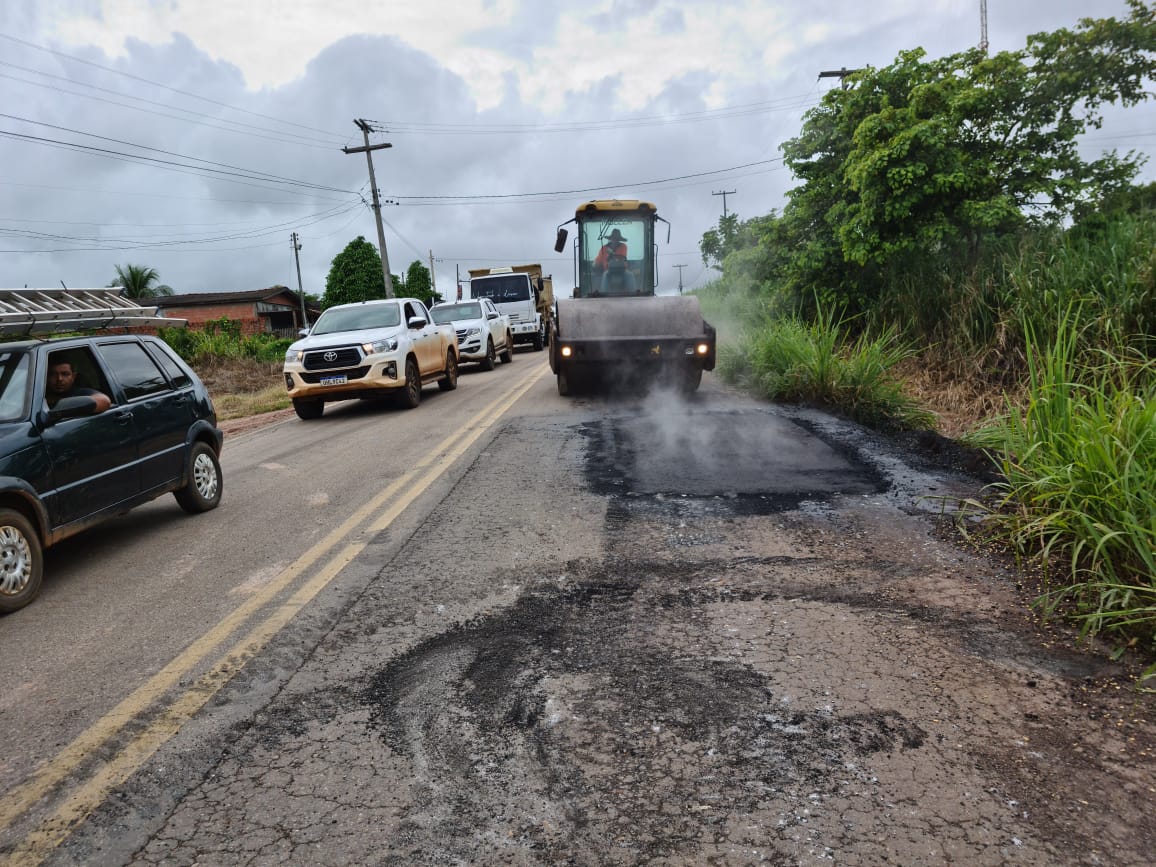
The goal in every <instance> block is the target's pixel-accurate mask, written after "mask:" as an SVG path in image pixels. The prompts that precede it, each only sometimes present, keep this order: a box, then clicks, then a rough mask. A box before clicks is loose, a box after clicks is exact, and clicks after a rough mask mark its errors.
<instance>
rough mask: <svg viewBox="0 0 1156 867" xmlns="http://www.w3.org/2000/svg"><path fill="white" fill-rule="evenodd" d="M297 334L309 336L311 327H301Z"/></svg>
mask: <svg viewBox="0 0 1156 867" xmlns="http://www.w3.org/2000/svg"><path fill="white" fill-rule="evenodd" d="M297 336H298V337H308V336H309V329H308V328H302V329H300V330H299V331H298V332H297Z"/></svg>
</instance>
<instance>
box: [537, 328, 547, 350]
mask: <svg viewBox="0 0 1156 867" xmlns="http://www.w3.org/2000/svg"><path fill="white" fill-rule="evenodd" d="M545 345H546V326H545V325H543V326H542V327H541V328H539V329H538V330H537V331H535V332H534V351H535V352H541V351H542V347H544V346H545Z"/></svg>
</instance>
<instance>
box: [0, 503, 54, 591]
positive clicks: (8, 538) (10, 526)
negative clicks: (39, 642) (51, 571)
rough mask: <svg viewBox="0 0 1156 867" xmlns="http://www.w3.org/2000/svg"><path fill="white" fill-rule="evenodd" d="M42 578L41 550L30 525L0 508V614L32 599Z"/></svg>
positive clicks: (26, 520)
mask: <svg viewBox="0 0 1156 867" xmlns="http://www.w3.org/2000/svg"><path fill="white" fill-rule="evenodd" d="M43 576H44V551H43V550H42V549H41V547H40V537H39V536H38V535H37V534H36V529H35V528H34V527H33V526H32V522H31V521H29V520H28V519H27V518H26V517H24V515H22V514H21V513H20V512H17V511H16V510H15V509H0V614H10V613H11V612H13V611H17V610H19V609H21V608H23V607H24V606H25V605H27V604H28V603H29V602H31V601H32V600H33V599H35V598H36V596H37V594H38V593H40V581H41V578H42V577H43Z"/></svg>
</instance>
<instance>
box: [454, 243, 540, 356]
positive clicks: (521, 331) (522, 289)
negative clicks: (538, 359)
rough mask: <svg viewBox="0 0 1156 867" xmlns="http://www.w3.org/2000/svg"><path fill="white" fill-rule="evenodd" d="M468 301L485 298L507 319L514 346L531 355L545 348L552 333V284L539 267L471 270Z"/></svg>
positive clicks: (520, 266)
mask: <svg viewBox="0 0 1156 867" xmlns="http://www.w3.org/2000/svg"><path fill="white" fill-rule="evenodd" d="M470 297H471V298H489V299H490V300H491V301H493V302H494V304H495V305H496V306H497V308H498V310H499V311H500V312H502V313H505V314H506V315H507V316H509V317H510V331H511V332H512V333H513V335H514V343H516V344H517V343H529V344H530V345H532V346H533V347H534V351H535V352H541V351H542V347H544V346H547V345H549V343H550V338H551V337H552V335H553V332H554V284H553V281H552V280H551V278H550V277H549V276H547V275H545V274H543V273H542V266H541V265H504V266H502V267H500V268H471V269H470Z"/></svg>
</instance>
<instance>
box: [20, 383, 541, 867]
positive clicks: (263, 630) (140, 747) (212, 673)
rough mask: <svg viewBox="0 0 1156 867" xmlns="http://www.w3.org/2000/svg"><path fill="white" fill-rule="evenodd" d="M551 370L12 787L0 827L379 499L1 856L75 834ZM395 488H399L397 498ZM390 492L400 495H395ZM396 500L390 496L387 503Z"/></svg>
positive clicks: (497, 405) (33, 857) (39, 851)
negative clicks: (357, 535)
mask: <svg viewBox="0 0 1156 867" xmlns="http://www.w3.org/2000/svg"><path fill="white" fill-rule="evenodd" d="M547 370H549V368H548V367H547V366H542V367H541V368H539V369H538V370H537V371H535V372H533V373H531V374H530V375H528V376H526V377H524V378H523V379H522V380H520V381H519V383H518V384H517V385H515V386H514V388H513V389H511V390H510V391H507V392H506V393H505V394H503V395H502V396H500V397H499V398H497V399H496V400H494V401H492V402H491V403H490V404H489V405H488V406H486V407H485V408H484V409H483V410H482V411H481V412H479V413H478V414H476V415H475V416H474V418H473V420H472V421H471V422H470V423H469V424H467V425H466V426H464V427H463V428H462V429H461V430H459V431H458V432H456V433H454V434H452V435H450V436H448V437H446V438H445V439H444V440H443V441H442V442H441V443H439V444H438V446H437V447H436V448H435V449H433V450H432V451H431V452H428V453H427V455H426V457H425V458H423V459H422V460H421V461H419V462H418V463H417V464H415V465H414V467H413V468H412V469H411V470H410V471H409V472H407V473H405V474H404V475H402V476H400V477H399V478H397V479H395V480H394V481H393V483H392V484H390V485H389V486H387V487H386V488H385V489H384V490H383V491H382V492H381V493H380V494H378V495H377V496H376V497H374V498H373V499H372V500H370V501H369V502H367V503H366V504H365V505H364V506H362V507H361V508H360V509H358V510H357V511H356V512H354V513H353V514H352V515H350V517H349V518H347V519H346V520H345V521H343V522H342V523H341V524H340V525H339V526H338V527H337V528H335V529H334V530H332V531H331V532H330V533H328V534H327V535H326V536H325V537H324V538H323V539H322V540H321V541H320V542H318V543H317V544H316V545H314V546H313V547H312V548H310V549H309V550H308V551H306V552H305V553H304V554H302V555H301V556H300V557H299V558H298V559H297V560H296V561H294V562H293V563H292V564H291V565H290V566H288V567H287V568H286V569H285V570H284V571H283V572H282V573H281V574H280V575H279V576H278V577H277V578H276V579H275V580H274V581H272V582H271V583H270V584H269V585H267V586H266V587H265V588H263V589H262V590H261V592H260V593H258V594H257V595H255V596H253V597H251V598H250V599H248V600H247V601H246V602H245V603H244V604H242V605H240V606H238V607H237V608H236V609H234V611H233V612H231V613H230V614H229V615H228V616H227V617H225V618H224V619H222V620H221V621H220V622H219V623H218V624H217V625H216V626H214V627H213V628H212V629H210V630H209V631H208V632H206V633H205V634H204V635H202V636H201V637H200V638H198V639H197V640H196V641H194V642H193V643H192V644H191V645H189V647H188V648H187V649H186V650H185V651H184V652H183V653H181V654H180V655H179V656H177V657H176V658H174V659H173V660H172V661H171V662H169V664H168V665H166V666H165V667H164V668H162V669H161V670H160V671H158V672H157V673H156V674H155V675H153V676H152V677H151V678H149V680H148V681H146V682H145V683H144V684H143V685H142V686H140V687H138V688H137V689H136V690H135V691H134V692H133V693H132V694H130V695H129V696H128V697H127V698H125V699H124V700H123V701H121V702H120V704H118V705H117V706H116V707H115V708H113V710H111V711H110V712H109V713H107V714H106V715H105V716H103V717H102V718H101V719H99V720H97V721H96V722H95V723H93V725H91V726H90V727H89V728H88V729H87V730H85V731H84V732H82V733H81V734H80V735H79V736H78V737H77V738H76V739H75V740H73V741H72V743H70V744H69V745H68V746H67V747H65V748H64V749H63V750H61V751H60V752H59V753H58V754H57V755H56V756H55V757H54V758H53V759H52V760H51V761H50V762H49V763H48V764H46V765H44V766H43V767H42V768H40V769H39V770H38V771H37V772H36V773H35V774H33V775H32V776H31V777H29V779H28V780H26V781H25V782H24V783H22V784H20V785H19V786H16V787H15V788H14V789H12V790H11V791H10V792H9V793H8V794H7V795H6V796H5V798H4V800H3V801H2V802H0V830H4V829H6V828H8V827H9V826H10V825H11V824H12V822H13V821H14V820H16V819H17V818H19V817H20V816H22V815H23V814H24V813H26V812H27V811H28V810H30V809H31V808H32V807H33V806H35V804H36V803H38V802H39V801H40V800H42V799H43V798H45V797H46V796H47V795H49V794H50V793H51V792H52V790H53V789H54V788H55V787H56V786H57V785H58V784H59V783H61V782H62V781H63V780H64V779H65V778H66V777H68V776H69V775H70V774H72V773H73V772H74V771H76V770H77V769H78V768H79V767H80V766H81V765H82V764H83V763H84V762H85V761H86V760H88V759H89V758H90V756H91V755H92V753H93V752H94V751H95V750H96V749H97V748H98V747H99V746H101V745H102V744H104V743H106V742H107V741H108V740H109V739H111V738H112V737H113V736H114V735H116V734H118V733H119V732H121V731H122V730H123V729H124V728H125V726H126V725H127V724H128V723H129V722H131V721H132V720H133V719H135V718H136V717H137V716H138V715H140V714H142V713H143V712H144V711H145V710H146V709H147V708H148V707H149V706H150V705H152V704H154V703H155V702H157V701H158V699H159V698H160V697H161V696H162V695H163V694H164V693H165V692H167V691H168V690H170V689H171V688H172V687H173V686H174V685H176V684H177V683H178V682H179V681H180V679H181V678H182V677H183V676H185V675H186V674H188V673H189V672H190V671H191V670H192V669H193V668H194V667H196V665H197V664H198V663H200V662H202V661H203V660H204V659H205V658H206V657H208V656H209V654H211V653H212V652H213V651H214V650H215V649H217V648H218V647H219V646H220V645H221V644H222V643H224V642H225V640H226V639H227V638H228V637H229V636H230V635H232V634H233V633H234V632H236V631H237V630H238V629H239V628H241V627H242V626H244V625H245V623H246V621H248V620H249V619H250V618H251V617H252V616H253V615H254V614H255V613H256V612H257V611H258V610H259V609H260V608H261V607H262V606H264V605H265V604H267V603H268V602H270V601H271V600H272V599H273V597H275V596H276V595H277V594H278V593H280V592H281V591H282V590H284V589H285V588H287V587H288V586H289V585H290V584H292V583H293V582H294V581H295V580H296V579H297V578H299V577H300V576H301V575H302V574H304V573H305V572H306V571H307V570H309V569H310V568H311V567H313V566H314V565H315V564H316V563H317V562H318V560H320V559H321V558H322V556H324V555H325V554H328V553H329V552H330V551H332V550H333V549H335V548H336V547H337V546H338V545H339V544H340V543H341V542H345V541H346V539H347V537H349V536H350V535H351V534H352V533H353V531H354V530H355V529H356V528H357V527H359V526H360V525H361V524H362V523H364V522H365V521H366V520H367V519H368V518H369V517H371V516H375V513H377V512H378V510H379V509H381V508H382V507H383V506H385V505H386V504H387V503H389V507H388V508H387V509H385V511H384V512H382V513H381V514H380V515H376V518H375V520H374V521H373V523H372V524H370V525H369V526H368V527H367V528H366V530H365V531H364V532H363V533H362V536H363V538H362V539H358V540H356V541H348V542H346V544H345V547H344V548H342V549H341V551H340V553H339V554H337V555H336V556H335V557H333V558H332V559H330V560H329V561H328V562H327V563H325V564H324V565H323V566H321V567H320V568H319V569H318V571H317V572H316V573H315V574H314V575H313V576H312V577H311V578H310V579H309V580H308V581H306V583H304V584H303V585H302V586H301V587H299V588H298V589H297V590H296V591H295V592H294V593H293V594H292V595H291V596H290V597H289V598H288V599H287V600H285V601H284V602H282V603H280V604H279V605H277V606H275V607H274V609H273V611H272V612H271V613H269V614H268V615H267V616H265V617H264V618H263V619H262V620H260V621H259V622H257V623H256V624H254V625H253V626H252V627H251V628H250V629H249V631H248V632H246V633H245V634H244V635H242V636H241V637H239V638H238V639H237V640H236V641H235V642H234V643H233V644H232V645H231V646H229V647H227V648H226V649H225V650H224V651H222V652H221V654H220V657H219V659H218V661H217V662H216V663H215V664H214V665H213V666H212V667H211V668H210V669H209V670H208V671H206V672H205V673H204V674H202V675H201V676H200V677H199V678H198V679H197V680H196V681H195V682H194V684H193V685H192V686H191V687H188V688H187V689H185V690H184V691H183V692H181V693H178V694H177V696H175V697H174V698H173V699H172V701H171V702H170V703H169V704H168V706H167V707H165V708H163V709H162V710H161V711H160V712H159V714H158V715H157V716H156V717H155V718H154V719H153V720H152V721H151V722H150V723H149V724H148V725H147V726H146V727H145V728H144V730H142V731H141V732H139V733H138V734H136V735H135V736H134V737H133V738H132V740H130V741H129V742H128V743H127V744H125V745H124V746H122V747H121V748H120V749H119V750H118V752H117V753H116V755H115V756H112V757H111V758H110V759H108V760H107V761H106V762H105V763H104V764H103V765H102V766H101V767H100V768H99V769H97V770H96V771H95V772H94V773H93V774H92V775H91V776H90V777H89V778H88V779H87V780H85V781H84V782H83V783H82V784H81V785H80V786H79V787H78V788H76V789H75V790H73V791H72V792H70V793H69V794H68V795H67V796H66V797H65V799H64V802H63V803H62V804H61V805H60V806H59V807H58V808H57V809H56V810H55V811H54V812H53V813H52V814H51V815H50V816H49V817H48V818H47V819H45V820H44V821H43V822H42V823H41V824H40V825H39V826H38V827H37V828H36V829H34V830H33V831H32V832H30V833H29V834H28V835H27V836H25V837H24V838H23V839H22V840H21V841H20V842H19V844H17V846H16V847H15V848H14V849H13V850H12V851H11V854H10V858H9V859H8V860H7V861H6V863H7V864H11V865H19V867H25V865H35V864H39V863H40V862H41V861H42V860H43V859H44V858H46V857H47V856H48V855H49V854H50V853H51V852H52V850H53V849H55V848H56V847H57V846H59V845H60V843H62V842H63V841H64V840H65V839H67V838H68V836H69V835H70V834H71V833H72V831H73V830H74V829H75V827H76V826H77V825H78V824H79V823H80V822H81V821H83V820H84V819H85V818H86V817H87V816H88V815H89V814H91V813H92V812H93V811H94V810H95V809H96V808H97V807H98V806H100V804H101V803H102V802H103V801H104V800H105V798H106V797H107V796H108V794H109V793H110V792H111V791H112V789H114V788H115V787H116V786H118V785H120V784H121V783H123V782H124V781H125V780H127V779H128V778H129V777H130V776H131V775H132V774H133V773H134V772H136V771H137V769H139V768H140V767H141V765H143V764H144V763H145V761H147V760H148V758H149V757H150V756H151V755H152V754H153V753H155V752H156V751H157V750H158V749H160V748H161V747H162V746H163V745H164V744H165V742H167V741H168V740H169V739H170V738H172V737H173V736H174V735H176V734H177V733H178V732H179V731H180V729H181V726H182V725H183V724H184V723H185V722H187V721H188V720H189V719H191V718H192V716H193V715H194V714H196V712H197V711H199V710H200V709H201V708H202V707H203V706H204V705H205V703H206V702H208V701H209V699H211V698H212V697H213V696H214V695H216V693H217V692H218V691H219V690H220V689H221V688H222V687H223V686H224V685H225V684H226V683H228V682H229V680H230V679H231V678H232V677H233V676H234V675H236V674H237V672H239V671H240V670H241V669H242V668H243V667H244V666H245V664H246V663H248V662H249V660H250V659H252V658H253V657H254V656H256V654H257V653H258V652H260V651H261V649H262V648H264V646H265V645H266V644H267V643H268V642H269V641H270V640H271V639H272V638H273V636H274V635H276V634H277V632H279V631H280V630H281V629H283V628H284V627H285V626H286V625H287V624H288V623H289V621H290V620H292V619H293V617H294V616H296V614H297V613H298V612H300V610H301V609H302V608H303V607H305V605H306V604H308V603H309V602H310V601H311V600H312V599H313V598H314V597H315V596H316V595H317V594H318V593H320V592H321V591H322V590H323V589H324V588H325V587H326V586H327V585H328V584H329V583H330V582H331V581H332V580H333V579H334V578H335V577H337V575H338V574H339V573H340V572H341V570H342V569H344V568H345V567H346V566H347V565H349V563H350V562H352V561H353V560H354V558H356V557H357V555H358V554H360V553H361V552H362V551H363V550H364V549H365V548H366V547H367V546H368V545H369V542H370V540H371V539H372V538H373V537H374V536H376V535H378V534H379V533H380V532H381V531H382V530H384V529H385V528H386V527H388V526H389V525H390V524H391V523H392V522H393V521H395V520H396V519H397V517H398V516H399V515H401V514H402V513H403V512H404V511H405V509H406V508H408V507H409V506H410V505H412V504H413V502H414V501H415V500H417V498H418V497H419V496H421V495H422V494H423V493H425V491H426V490H427V489H428V488H429V487H430V485H432V484H433V483H434V482H435V481H436V480H437V479H438V478H439V477H441V476H442V475H443V474H444V473H445V472H446V471H447V470H448V469H449V468H450V467H452V466H453V465H454V464H455V463H456V462H457V461H458V459H459V458H461V457H462V455H464V454H465V453H466V452H467V451H468V450H469V448H470V447H471V446H472V445H473V444H474V443H475V442H477V440H478V439H479V438H480V437H481V436H482V434H484V433H485V432H486V431H487V430H489V429H490V428H491V427H492V426H493V425H494V424H495V423H496V422H497V421H498V420H499V419H500V418H501V417H502V416H503V415H505V414H506V412H507V411H508V410H509V409H510V407H511V406H513V405H514V404H515V403H516V402H517V401H518V400H519V399H520V398H521V397H522V396H523V395H524V394H525V393H526V392H527V391H529V390H530V388H531V387H533V386H534V384H535V383H537V382H538V380H539V379H541V378H542V376H543V375H544V374H545V372H546V371H547ZM399 494H400V496H399ZM394 497H398V499H397V500H396V501H393V498H394ZM391 501H392V502H391Z"/></svg>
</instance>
